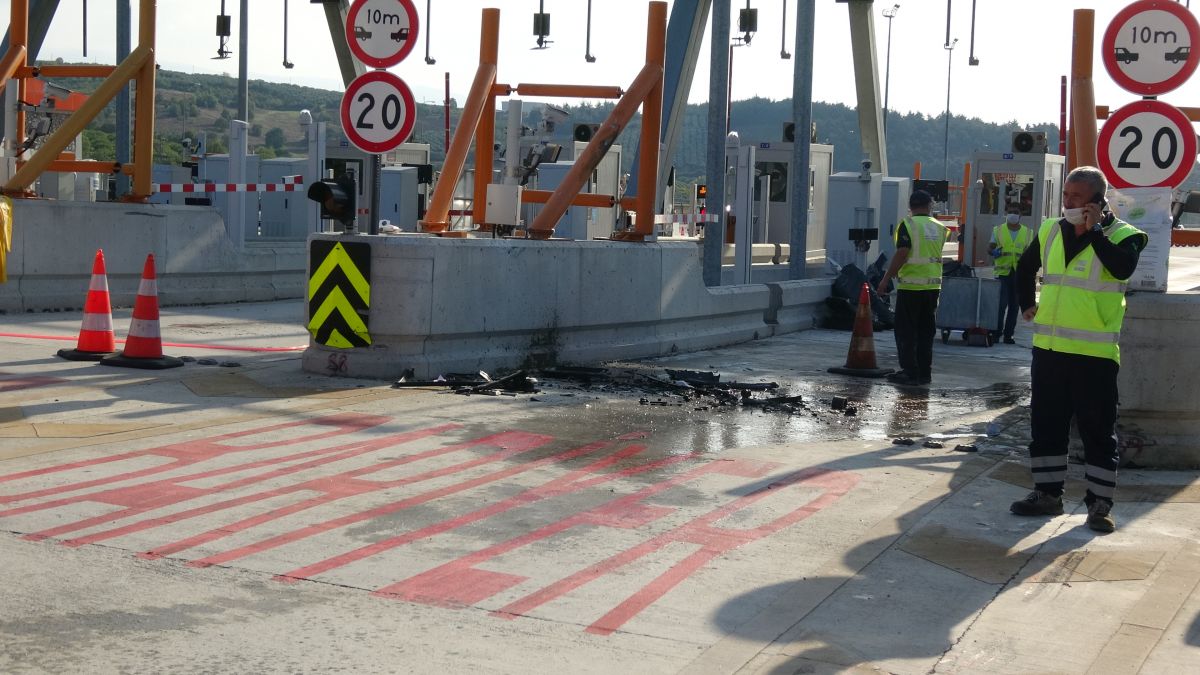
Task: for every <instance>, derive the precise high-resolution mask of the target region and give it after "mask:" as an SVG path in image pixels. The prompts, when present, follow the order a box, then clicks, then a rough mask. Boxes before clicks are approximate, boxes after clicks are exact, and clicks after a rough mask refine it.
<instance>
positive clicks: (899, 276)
mask: <svg viewBox="0 0 1200 675" xmlns="http://www.w3.org/2000/svg"><path fill="white" fill-rule="evenodd" d="M901 222H903V223H904V228H905V229H906V230H907V231H908V237H909V239H911V240H912V248H911V249H909V257H908V259H907V260H905V261H904V264H903V265H901V266H900V270H899V271H898V272H897V273H896V287H897V288H899V289H900V290H902V291H929V290H938V289H940V288H941V287H942V247H944V246H945V245H946V236H947V234H948V233H949V232H950V230H949V229H948V228H947V227H946V226H945V225H943V224H941V223H940V222H938V220H937V219H935V218H930V217H929V216H911V217H908V218H905V219H904V220H903V221H901ZM899 237H900V228H896V239H897V240H899Z"/></svg>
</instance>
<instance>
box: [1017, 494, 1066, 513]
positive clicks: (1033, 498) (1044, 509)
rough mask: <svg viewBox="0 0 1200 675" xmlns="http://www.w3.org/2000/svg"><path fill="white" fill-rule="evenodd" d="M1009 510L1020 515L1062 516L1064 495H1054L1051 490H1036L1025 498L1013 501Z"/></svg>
mask: <svg viewBox="0 0 1200 675" xmlns="http://www.w3.org/2000/svg"><path fill="white" fill-rule="evenodd" d="M1008 510H1009V511H1012V512H1013V513H1015V514H1017V515H1018V516H1061V515H1062V512H1063V503H1062V495H1052V494H1050V493H1049V492H1042V491H1041V490H1034V491H1033V492H1030V493H1029V494H1028V495H1026V496H1025V498H1024V499H1021V500H1018V501H1015V502H1013V503H1012V506H1009V507H1008Z"/></svg>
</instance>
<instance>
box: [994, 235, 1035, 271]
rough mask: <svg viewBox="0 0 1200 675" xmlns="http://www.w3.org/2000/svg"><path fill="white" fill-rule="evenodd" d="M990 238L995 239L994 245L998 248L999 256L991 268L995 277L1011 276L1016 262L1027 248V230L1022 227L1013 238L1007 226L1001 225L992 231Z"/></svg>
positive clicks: (1015, 267)
mask: <svg viewBox="0 0 1200 675" xmlns="http://www.w3.org/2000/svg"><path fill="white" fill-rule="evenodd" d="M992 236H993V237H995V238H996V245H997V246H998V247H999V248H1000V255H998V256H996V261H995V262H994V263H993V266H994V267H995V270H996V275H997V276H1005V275H1007V274H1011V273H1012V271H1013V270H1015V269H1017V261H1018V260H1019V259H1020V258H1021V254H1022V253H1024V252H1025V249H1026V247H1028V246H1029V228H1028V227H1025V226H1024V225H1022V226H1020V227H1019V228H1018V229H1017V232H1016V237H1013V231H1012V230H1010V229H1009V228H1008V225H1007V224H1005V223H1001V224H1000V225H997V226H996V227H994V228H993V229H992Z"/></svg>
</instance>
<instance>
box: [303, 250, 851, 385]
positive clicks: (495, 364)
mask: <svg viewBox="0 0 1200 675" xmlns="http://www.w3.org/2000/svg"><path fill="white" fill-rule="evenodd" d="M318 240H334V241H348V242H356V243H357V242H365V243H367V244H369V245H370V247H371V270H370V284H371V291H370V296H371V302H370V309H369V313H368V331H369V334H370V339H371V345H370V346H368V347H358V348H351V349H337V348H331V347H327V346H324V345H321V344H317V343H315V342H313V341H311V340H310V342H309V346H308V348H307V349H306V350H305V352H304V357H303V364H304V369H305V370H306V371H309V372H314V373H332V374H338V375H344V376H348V377H359V378H380V379H395V378H399V377H400V376H401V375H404V374H409V373H410V374H411V376H412V377H415V378H416V379H432V378H435V377H437V376H438V375H439V374H444V373H472V372H476V371H479V370H484V371H487V372H494V371H497V370H503V369H513V368H520V367H534V366H546V365H551V364H594V363H598V362H601V361H606V360H612V359H631V358H645V357H652V356H661V355H666V354H672V353H676V352H687V351H696V350H701V349H708V348H712V347H719V346H723V345H729V344H735V343H739V342H745V341H748V340H754V339H757V338H764V337H768V336H771V335H778V334H782V333H788V332H792V331H797V330H803V329H807V328H811V327H813V325H814V320H815V315H816V312H817V311H818V309H819V308H820V307H821V306H822V305H823V302H824V300H825V298H826V297H828V295H829V288H830V279H828V278H818V279H810V280H803V281H783V282H777V283H762V284H747V285H740V286H720V287H716V288H707V287H705V285H704V283H703V281H702V277H701V265H700V251H699V247H698V245H697V244H696V242H690V241H682V242H668V241H660V242H654V243H632V242H617V241H558V240H550V241H535V240H526V239H485V238H471V239H445V238H440V237H433V236H425V235H410V236H354V237H346V236H343V235H336V234H316V235H313V236H312V237H310V239H309V242H310V246H311V244H312V242H313V241H318Z"/></svg>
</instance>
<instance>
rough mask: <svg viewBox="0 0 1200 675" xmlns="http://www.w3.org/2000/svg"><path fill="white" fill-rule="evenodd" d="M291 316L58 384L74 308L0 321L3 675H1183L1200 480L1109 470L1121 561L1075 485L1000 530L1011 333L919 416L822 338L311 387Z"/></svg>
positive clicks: (1190, 659)
mask: <svg viewBox="0 0 1200 675" xmlns="http://www.w3.org/2000/svg"><path fill="white" fill-rule="evenodd" d="M302 311H303V310H302V306H301V304H300V303H299V302H291V303H283V302H281V303H270V304H247V305H231V306H221V307H202V308H180V309H167V310H164V311H163V317H162V320H161V324H162V334H163V339H164V340H165V341H166V342H167V343H169V344H172V345H188V346H168V347H167V350H166V351H167V353H169V354H173V355H176V356H187V357H191V358H193V359H195V360H192V361H190V362H188V363H187V364H186V365H185V366H184V367H182V368H176V369H172V370H164V371H142V370H130V369H122V368H112V367H105V366H99V365H95V364H92V363H81V362H71V361H64V360H61V359H58V358H56V357H55V356H54V352H55V350H57V349H59V348H61V347H65V346H70V345H71V343H70V340H71V339H73V337H74V335H75V333H76V331H77V329H78V326H79V321H80V317H79V315H78V314H69V313H63V314H59V313H55V314H26V315H19V316H13V315H9V316H4V317H0V333H3V336H0V672H4V673H71V672H89V673H91V672H94V673H118V672H120V673H162V672H175V673H228V672H246V673H251V672H253V673H259V672H262V673H278V672H289V673H294V672H304V673H325V672H352V673H432V672H487V673H563V672H573V673H589V672H595V673H614V672H629V673H676V672H689V673H733V672H739V673H798V672H805V673H826V672H848V671H860V670H871V671H883V672H893V673H927V672H948V673H984V672H986V673H1006V672H1011V673H1018V672H1022V673H1023V672H1061V673H1084V672H1105V673H1108V672H1139V671H1140V672H1146V673H1170V672H1194V670H1195V667H1196V664H1197V663H1200V593H1197V592H1196V586H1197V582H1198V581H1200V548H1198V546H1197V544H1196V542H1197V541H1198V540H1200V505H1198V504H1197V501H1200V483H1198V481H1197V475H1196V473H1194V472H1152V471H1146V470H1140V469H1137V468H1136V467H1133V468H1127V469H1125V470H1123V471H1122V474H1121V479H1120V482H1121V487H1120V488H1119V495H1118V505H1117V507H1116V509H1115V516H1116V518H1117V520H1118V528H1119V529H1118V530H1117V532H1116V533H1114V534H1112V535H1108V536H1100V535H1097V534H1095V533H1093V532H1092V531H1091V530H1089V529H1087V528H1086V526H1085V525H1084V522H1083V521H1084V509H1083V507H1082V505H1081V503H1080V498H1081V495H1082V489H1083V488H1082V480H1081V478H1082V471H1081V470H1080V468H1079V467H1078V466H1072V469H1071V480H1070V481H1069V485H1068V494H1067V498H1068V503H1067V508H1068V513H1067V514H1066V515H1064V516H1061V517H1057V518H1051V519H1022V518H1018V517H1015V516H1012V515H1010V514H1009V513H1008V504H1009V503H1010V502H1011V501H1013V500H1015V499H1019V498H1021V497H1022V496H1023V495H1024V494H1025V493H1026V491H1027V490H1028V487H1029V481H1028V477H1027V470H1026V469H1025V464H1024V462H1023V460H1022V454H1023V448H1024V445H1025V443H1026V442H1027V410H1026V408H1025V405H1026V404H1027V392H1028V386H1027V383H1028V362H1029V349H1028V347H1029V337H1028V332H1027V330H1028V329H1027V328H1022V329H1021V330H1022V332H1020V333H1019V334H1018V343H1019V344H1018V345H1015V346H1005V345H999V346H996V347H991V348H983V347H971V346H967V344H966V343H964V342H962V341H961V340H959V339H957V336H955V337H954V338H953V339H951V341H950V342H949V343H948V344H942V343H941V342H940V341H939V342H938V343H937V344H936V345H935V375H934V384H933V386H932V387H930V388H928V389H906V388H898V387H895V386H893V385H890V384H887V383H886V382H883V381H880V380H862V379H856V378H848V377H843V376H836V375H831V374H828V373H827V372H826V369H827V368H828V367H830V366H839V365H842V364H843V362H844V360H845V356H846V350H847V346H848V342H849V334H848V333H845V332H839V331H827V330H814V331H808V332H804V333H801V334H794V335H788V336H784V337H779V338H773V339H770V340H762V341H758V342H753V343H750V344H745V345H740V346H735V347H729V348H725V349H719V350H713V351H709V352H703V353H698V354H686V355H679V356H676V357H672V358H666V359H658V360H652V361H645V362H639V363H631V364H610V368H609V374H610V375H615V376H616V377H615V379H608V380H605V379H603V378H600V379H593V380H592V381H590V382H589V381H585V380H582V379H578V378H574V379H565V378H554V377H545V376H543V377H542V378H541V381H540V382H539V383H538V388H539V390H540V391H538V392H537V393H516V394H513V395H497V396H492V395H484V394H482V393H481V394H475V395H471V396H465V395H460V394H455V393H452V392H451V391H450V390H449V389H447V388H444V387H426V388H393V387H391V386H390V383H386V382H363V381H353V380H347V379H344V378H339V377H337V371H338V364H337V363H336V361H331V362H330V364H329V368H328V369H329V372H328V374H324V375H312V374H306V373H303V372H301V371H300V370H299V353H298V352H297V351H295V350H294V349H292V348H294V347H297V346H302V345H304V344H305V342H306V335H305V333H304V331H303V330H302V328H300V326H301V315H302ZM116 325H117V328H118V335H123V334H124V329H125V327H126V326H127V325H128V312H127V311H119V312H118V313H117V317H116ZM876 348H877V351H878V357H879V360H880V362H881V365H884V366H889V365H890V366H894V365H895V359H894V349H893V343H892V335H891V333H890V332H889V333H882V334H878V335H876ZM667 369H672V370H692V371H703V372H714V373H718V374H719V375H720V376H721V380H722V382H729V381H731V380H732V381H737V382H739V383H742V384H745V385H752V386H751V388H750V389H748V390H747V393H745V394H737V395H736V396H734V397H732V398H731V397H718V396H714V395H706V394H704V392H703V391H697V390H688V389H686V388H684V387H682V386H678V385H672V384H670V383H671V382H672V380H673V379H675V378H672V377H670V376H668V375H667V374H666V370H667ZM647 378H655V380H662V381H664V382H666V384H662V383H659V382H657V381H652V380H650V379H647ZM771 382H773V383H776V384H778V385H779V387H778V388H775V389H769V390H768V389H758V390H756V389H755V388H754V387H762V386H763V384H764V383H771ZM742 396H745V397H746V398H745V400H740V399H741V398H742ZM797 397H799V398H797ZM768 399H774V400H768ZM989 426H990V427H991V429H990V430H991V432H992V433H991V435H988V433H987V431H988V429H989ZM909 441H911V444H910V445H905V444H901V443H905V442H909ZM958 446H969V447H960V448H959V449H956V447H958Z"/></svg>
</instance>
